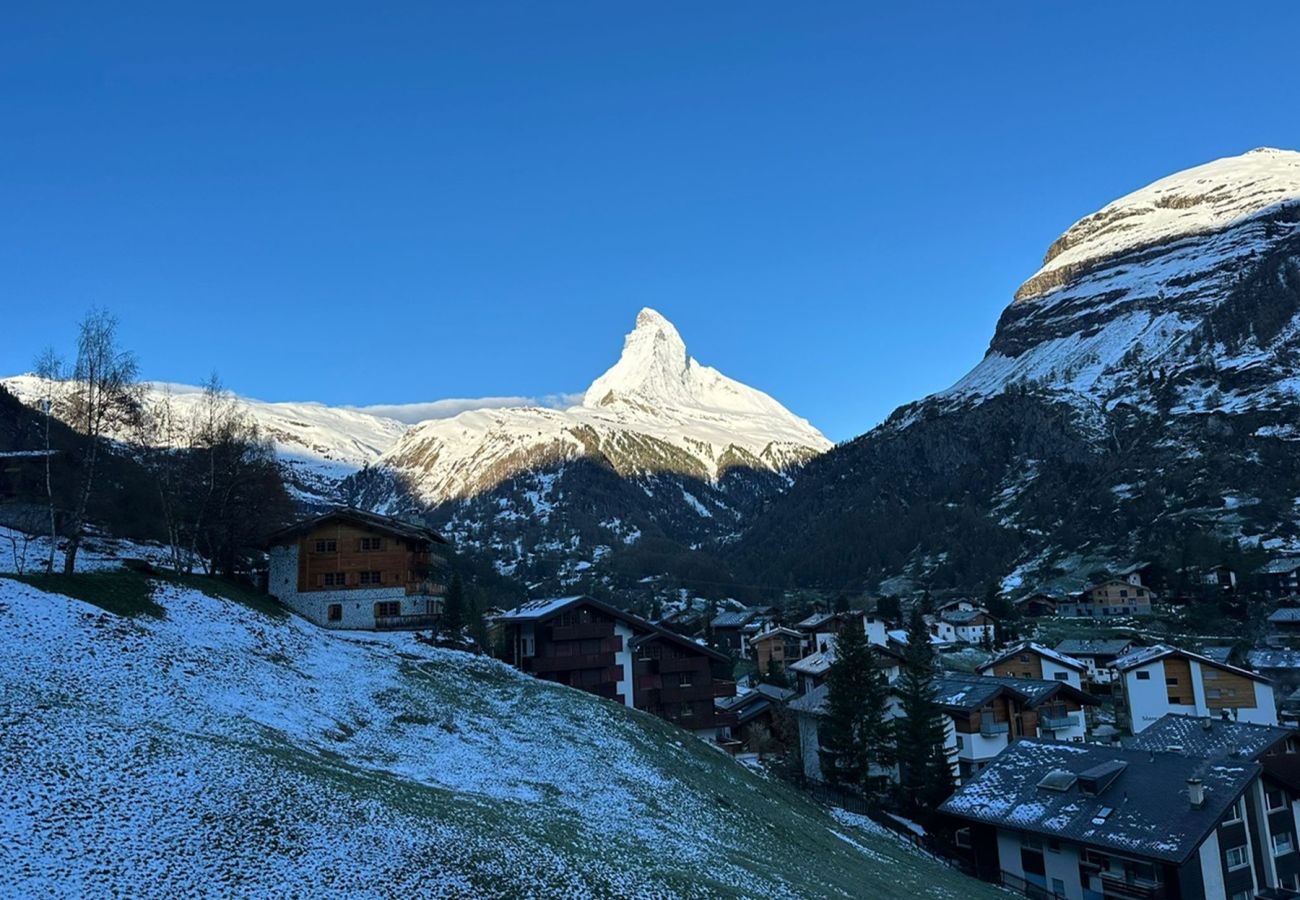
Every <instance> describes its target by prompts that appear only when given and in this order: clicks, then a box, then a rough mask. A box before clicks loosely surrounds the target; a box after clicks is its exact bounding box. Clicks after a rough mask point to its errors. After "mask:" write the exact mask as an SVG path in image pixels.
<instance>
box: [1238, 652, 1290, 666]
mask: <svg viewBox="0 0 1300 900" xmlns="http://www.w3.org/2000/svg"><path fill="white" fill-rule="evenodd" d="M1246 661H1247V662H1249V663H1250V665H1251V667H1252V668H1255V669H1300V650H1252V651H1250V652H1249V653H1247V654H1246Z"/></svg>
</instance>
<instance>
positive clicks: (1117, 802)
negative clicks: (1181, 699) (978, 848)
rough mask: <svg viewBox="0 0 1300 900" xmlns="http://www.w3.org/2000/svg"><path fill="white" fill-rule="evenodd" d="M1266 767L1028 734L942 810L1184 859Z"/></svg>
mask: <svg viewBox="0 0 1300 900" xmlns="http://www.w3.org/2000/svg"><path fill="white" fill-rule="evenodd" d="M1115 763H1123V764H1124V765H1123V767H1122V769H1121V768H1120V767H1119V766H1117V765H1113V764H1115ZM1107 764H1112V765H1107ZM1261 771H1262V767H1261V766H1260V765H1259V764H1258V763H1254V762H1250V761H1248V760H1233V761H1231V762H1229V761H1227V760H1218V761H1215V760H1207V759H1202V758H1199V757H1194V756H1189V755H1187V754H1180V753H1167V752H1155V753H1153V752H1150V751H1147V750H1130V749H1127V748H1119V747H1104V746H1101V745H1099V744H1073V743H1063V742H1062V743H1058V742H1055V741H1041V740H1033V739H1022V740H1019V741H1016V742H1015V743H1014V744H1012V745H1011V746H1010V747H1008V748H1007V749H1006V750H1003V751H1002V753H1000V754H999V755H998V756H997V757H996V758H994V760H993V761H992V762H991V763H989V764H988V766H987V767H986V768H985V769H983V770H982V771H981V772H980V773H979V774H978V775H976V776H975V778H974V779H972V780H971V781H969V782H967V783H966V784H964V785H962V787H960V788H958V790H957V792H956V793H955V794H953V795H952V796H951V797H949V798H948V800H947V801H946V802H944V804H943V805H942V806H941V807H940V808H939V809H940V811H941V812H944V813H947V814H949V815H953V816H957V817H959V818H962V819H966V820H968V821H973V822H982V823H985V824H989V825H994V826H998V827H1002V828H1009V829H1014V830H1016V831H1025V832H1029V833H1031V834H1038V835H1043V836H1045V837H1050V838H1058V839H1062V840H1066V841H1073V842H1076V843H1080V844H1086V845H1088V846H1092V847H1097V848H1102V849H1107V850H1114V851H1118V852H1121V853H1124V854H1126V855H1129V856H1136V857H1141V858H1145V859H1155V860H1161V861H1164V862H1171V863H1175V864H1181V863H1182V862H1183V861H1185V860H1186V859H1187V858H1188V857H1190V856H1191V854H1192V853H1194V852H1195V851H1196V849H1197V847H1199V846H1200V844H1201V843H1202V842H1203V841H1204V840H1205V837H1206V835H1208V834H1209V833H1210V832H1211V831H1213V830H1214V828H1215V827H1216V826H1217V825H1218V823H1219V821H1220V820H1221V819H1222V818H1223V815H1224V813H1225V812H1226V811H1227V809H1228V807H1229V806H1230V805H1231V804H1232V803H1233V802H1235V801H1236V799H1237V798H1238V797H1240V796H1241V794H1242V793H1243V792H1244V791H1245V790H1246V788H1247V787H1248V786H1249V785H1250V784H1251V782H1252V781H1253V780H1254V779H1255V778H1256V777H1258V776H1259V774H1260V772H1261ZM1071 776H1073V777H1071ZM1079 776H1091V777H1092V779H1093V781H1094V782H1095V783H1096V785H1097V793H1096V795H1090V794H1088V793H1086V792H1085V791H1084V784H1081V783H1080V778H1079ZM1189 778H1197V779H1200V781H1201V783H1202V785H1203V787H1204V796H1205V801H1204V802H1203V803H1202V804H1201V805H1200V806H1199V807H1193V806H1192V805H1191V803H1190V802H1188V798H1187V780H1188V779H1189ZM1087 780H1088V779H1087V778H1085V779H1084V783H1085V784H1086V782H1087ZM1107 780H1109V781H1107ZM1062 786H1064V789H1060V788H1061V787H1062Z"/></svg>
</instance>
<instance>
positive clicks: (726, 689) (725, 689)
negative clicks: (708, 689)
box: [713, 681, 736, 698]
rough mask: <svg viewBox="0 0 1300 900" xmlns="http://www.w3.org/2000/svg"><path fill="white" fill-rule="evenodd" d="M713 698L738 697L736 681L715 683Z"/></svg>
mask: <svg viewBox="0 0 1300 900" xmlns="http://www.w3.org/2000/svg"><path fill="white" fill-rule="evenodd" d="M713 696H714V697H715V698H716V697H734V696H736V682H734V681H715V682H713Z"/></svg>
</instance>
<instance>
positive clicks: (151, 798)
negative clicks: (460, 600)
mask: <svg viewBox="0 0 1300 900" xmlns="http://www.w3.org/2000/svg"><path fill="white" fill-rule="evenodd" d="M38 585H39V586H38ZM54 591H63V592H65V593H56V592H54ZM205 591H212V592H213V595H209V594H208V593H205ZM217 593H221V594H222V595H223V596H217V595H216V594H217ZM67 594H73V595H76V596H78V597H81V598H83V599H73V597H71V596H67ZM87 601H91V602H87ZM110 609H111V610H113V611H112V612H110V611H109V610H110ZM0 659H2V660H3V661H4V663H3V665H2V666H0V882H3V883H2V884H0V894H6V895H19V896H34V895H42V896H44V895H47V894H53V895H65V896H69V895H85V894H97V895H105V894H122V893H125V894H135V893H137V892H144V893H153V894H166V895H168V896H178V895H194V896H200V895H205V896H210V895H212V894H213V893H221V894H226V895H229V894H243V895H252V894H256V895H259V896H262V895H272V896H278V895H290V894H296V895H298V896H303V895H307V896H313V895H314V896H320V895H322V894H344V893H346V894H347V895H349V896H391V895H399V894H402V895H409V894H412V893H414V894H416V895H419V896H467V895H472V896H512V897H516V896H564V897H579V896H615V895H617V896H673V897H677V896H731V895H739V896H754V897H774V896H800V897H819V896H859V897H896V896H908V895H920V896H926V897H957V896H961V897H965V898H981V897H984V896H994V894H993V893H991V892H990V889H988V888H987V887H986V886H984V885H981V884H979V883H977V882H973V881H970V880H968V879H966V878H964V877H963V876H960V875H958V874H957V873H955V872H953V871H951V870H948V869H945V868H943V867H941V866H939V865H938V864H937V863H935V862H933V861H931V860H930V859H928V858H926V857H924V856H920V855H917V854H916V853H915V852H914V851H912V850H911V849H910V848H909V847H907V846H906V845H903V844H901V843H898V842H897V841H896V840H895V839H893V838H891V837H889V836H887V835H884V834H881V833H877V832H875V831H873V830H872V829H870V828H862V827H858V825H856V824H854V822H853V820H852V819H850V818H849V817H844V818H843V819H840V820H837V819H833V818H831V817H830V816H828V815H826V814H825V813H824V812H822V811H821V810H820V809H819V808H817V807H816V806H814V805H812V804H811V803H809V802H807V801H806V800H804V799H803V798H802V797H800V796H799V795H798V794H796V793H794V792H792V791H790V790H788V789H786V788H784V787H782V786H780V785H778V784H776V783H773V782H770V781H766V780H764V779H762V778H760V777H757V776H755V775H753V774H751V773H750V772H748V771H747V770H745V769H743V768H742V767H740V766H739V765H737V764H735V763H733V762H732V761H731V760H729V759H727V758H726V757H724V756H722V755H721V754H719V753H718V752H717V751H715V750H712V749H710V748H709V747H707V746H705V745H704V744H702V743H700V742H699V741H696V740H695V739H693V738H691V737H688V736H686V735H685V734H683V733H681V732H679V731H676V730H675V729H672V728H670V727H669V726H667V725H666V724H664V723H662V722H660V721H658V720H656V719H653V718H650V717H648V716H645V715H643V714H640V713H636V712H631V711H627V710H625V709H623V708H621V707H617V706H614V705H613V704H610V703H608V702H605V701H601V700H598V699H596V698H593V697H589V696H587V695H585V694H581V693H578V692H576V691H571V690H568V689H565V688H561V687H557V686H554V685H548V684H545V683H542V682H538V681H535V680H533V679H530V678H528V677H525V676H522V675H520V674H518V673H516V672H514V671H512V670H510V669H509V668H507V667H505V666H502V665H500V664H498V663H495V662H493V661H489V660H484V659H480V658H476V657H471V656H466V655H464V654H458V653H454V652H450V651H441V650H436V649H433V648H429V647H426V646H424V645H421V644H417V643H416V642H415V641H414V640H413V639H412V638H411V636H410V635H371V634H352V635H339V634H327V633H324V632H322V631H320V630H317V629H315V628H313V627H311V626H309V625H307V624H306V623H304V622H302V621H301V620H299V619H297V618H295V617H292V616H288V615H286V614H284V613H283V612H281V611H279V610H278V609H277V608H275V607H273V606H271V605H270V604H268V603H266V602H265V601H264V600H263V599H262V598H260V597H257V596H256V595H251V596H250V595H248V594H245V593H243V592H241V591H238V590H234V589H229V588H219V586H218V585H216V584H215V583H209V582H205V581H203V580H201V579H189V580H188V581H186V582H184V583H176V582H171V581H155V582H150V581H146V580H145V579H144V578H143V577H142V576H139V575H135V574H133V573H129V572H103V573H94V574H88V575H83V576H77V577H75V578H74V579H72V580H63V579H60V578H57V577H56V578H54V579H52V580H46V581H42V580H41V579H40V578H28V579H25V580H19V579H16V578H12V577H0Z"/></svg>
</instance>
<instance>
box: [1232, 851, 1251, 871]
mask: <svg viewBox="0 0 1300 900" xmlns="http://www.w3.org/2000/svg"><path fill="white" fill-rule="evenodd" d="M1226 856H1227V860H1228V871H1229V872H1233V871H1236V870H1237V869H1244V868H1246V867H1247V866H1248V865H1250V857H1248V856H1247V855H1246V847H1245V845H1242V846H1240V847H1230V848H1228V852H1227V854H1226Z"/></svg>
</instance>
